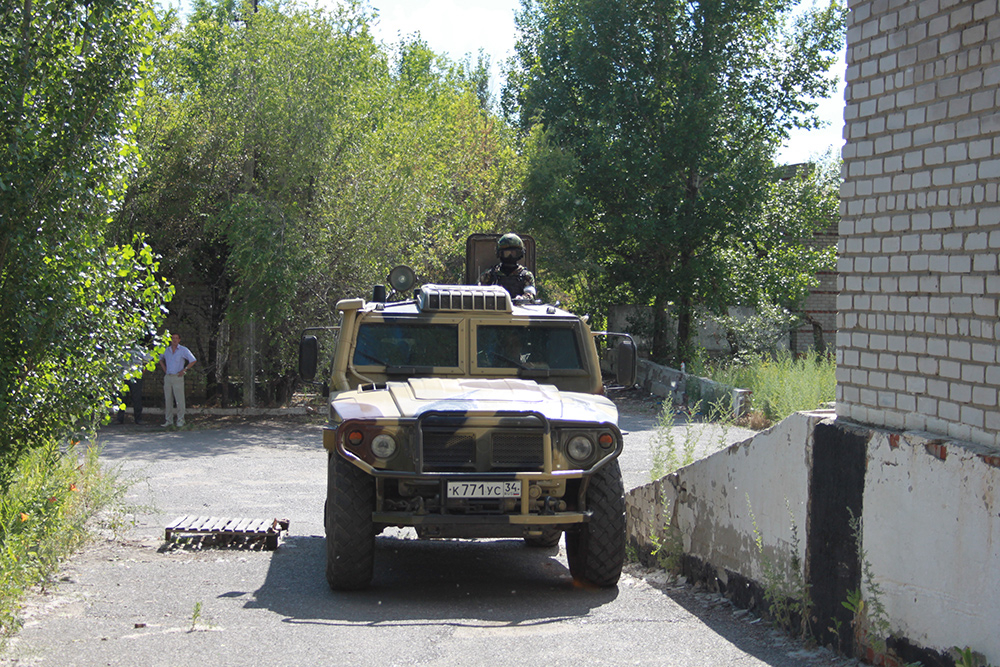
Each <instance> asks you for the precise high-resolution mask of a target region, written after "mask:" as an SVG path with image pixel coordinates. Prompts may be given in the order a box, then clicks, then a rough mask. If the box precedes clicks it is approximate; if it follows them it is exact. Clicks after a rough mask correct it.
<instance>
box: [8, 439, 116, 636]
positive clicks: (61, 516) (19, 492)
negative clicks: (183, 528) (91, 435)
mask: <svg viewBox="0 0 1000 667" xmlns="http://www.w3.org/2000/svg"><path fill="white" fill-rule="evenodd" d="M7 480H8V481H7V483H6V485H5V486H4V487H2V488H0V646H2V645H3V644H4V643H5V642H6V639H7V638H9V637H10V636H11V635H12V634H14V633H15V632H17V630H18V628H19V610H20V600H21V598H22V597H23V595H24V593H25V592H26V591H27V590H28V589H29V588H30V587H32V586H36V585H40V586H42V588H43V590H44V588H45V587H46V586H48V585H49V584H50V583H51V581H52V577H53V575H54V574H55V573H56V571H57V569H58V567H59V563H60V562H61V561H62V560H63V559H64V558H65V557H66V556H68V555H69V554H71V553H73V551H75V550H76V549H79V548H80V547H81V546H82V545H83V544H84V543H85V542H86V540H87V537H88V534H89V533H88V526H87V523H88V521H90V520H91V519H92V518H94V517H95V516H97V515H98V514H99V513H100V512H101V510H103V509H105V508H108V507H109V506H114V505H117V504H118V503H120V501H121V499H122V497H123V496H124V493H125V491H126V489H127V487H125V486H124V485H122V484H121V483H120V481H119V479H118V477H117V475H116V474H115V473H114V472H112V471H108V470H106V469H104V468H102V467H101V465H100V464H99V462H98V454H97V450H96V449H95V448H87V449H85V450H81V448H80V445H79V444H78V443H73V444H72V445H71V446H70V447H69V448H68V449H67V450H65V451H60V449H59V448H58V447H56V446H50V447H43V448H40V449H35V450H32V451H30V452H28V453H26V454H24V455H23V456H22V457H21V458H20V459H19V460H18V461H17V463H16V465H15V466H14V467H13V470H11V471H10V475H9V476H8V477H7ZM115 520H117V519H114V520H112V521H115ZM109 527H112V528H116V527H117V526H109Z"/></svg>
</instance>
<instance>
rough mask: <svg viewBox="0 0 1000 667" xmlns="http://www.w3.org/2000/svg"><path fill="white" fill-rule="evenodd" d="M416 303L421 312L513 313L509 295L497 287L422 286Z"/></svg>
mask: <svg viewBox="0 0 1000 667" xmlns="http://www.w3.org/2000/svg"><path fill="white" fill-rule="evenodd" d="M417 303H418V306H419V308H420V310H423V311H468V310H471V311H489V312H502V313H510V312H512V311H513V307H512V306H511V301H510V294H509V293H508V292H507V290H505V289H504V288H503V287H500V286H499V285H422V286H421V287H420V297H419V299H418V301H417Z"/></svg>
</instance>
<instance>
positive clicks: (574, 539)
mask: <svg viewBox="0 0 1000 667" xmlns="http://www.w3.org/2000/svg"><path fill="white" fill-rule="evenodd" d="M586 501H587V508H588V509H590V510H592V512H593V514H592V515H591V518H590V521H588V522H587V523H585V524H583V525H582V526H580V528H578V529H576V530H573V531H567V532H566V558H567V560H568V561H569V571H570V574H572V575H573V578H574V579H576V580H578V581H583V582H585V583H590V584H593V585H595V586H601V587H610V586H614V585H615V584H617V583H618V579H619V578H621V574H622V567H623V566H624V564H625V488H624V485H623V483H622V473H621V468H620V467H619V465H618V461H612V462H611V463H609V464H608V465H606V466H604V467H603V468H601V469H600V470H598V471H597V472H596V473H595V474H594V476H593V477H591V479H590V484H589V485H588V487H587V495H586Z"/></svg>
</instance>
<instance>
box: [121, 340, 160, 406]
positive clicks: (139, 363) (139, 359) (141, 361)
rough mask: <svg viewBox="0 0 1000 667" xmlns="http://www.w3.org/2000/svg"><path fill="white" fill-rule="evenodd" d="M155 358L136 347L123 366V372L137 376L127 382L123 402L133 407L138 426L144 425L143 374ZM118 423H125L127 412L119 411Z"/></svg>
mask: <svg viewBox="0 0 1000 667" xmlns="http://www.w3.org/2000/svg"><path fill="white" fill-rule="evenodd" d="M152 360H153V357H152V356H151V355H150V354H149V353H148V352H146V350H144V349H142V348H139V347H135V348H133V349H132V350H130V351H129V353H128V357H127V360H126V362H125V363H124V364H123V365H122V370H123V371H131V372H132V373H135V374H136V376H135V377H133V378H129V379H128V380H126V383H127V384H128V392H127V393H126V394H124V395H123V396H122V398H121V402H122V403H125V402H126V401H127V402H128V404H129V405H131V406H132V416H133V417H134V418H135V423H136V424H142V372H143V370H144V369H145V366H146V364H147V363H149V362H150V361H152ZM118 423H119V424H124V423H125V410H119V411H118Z"/></svg>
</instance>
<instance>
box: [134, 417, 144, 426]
mask: <svg viewBox="0 0 1000 667" xmlns="http://www.w3.org/2000/svg"><path fill="white" fill-rule="evenodd" d="M144 423H145V422H144V421H142V420H141V419H136V420H135V424H136V426H142V425H143V424H144Z"/></svg>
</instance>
